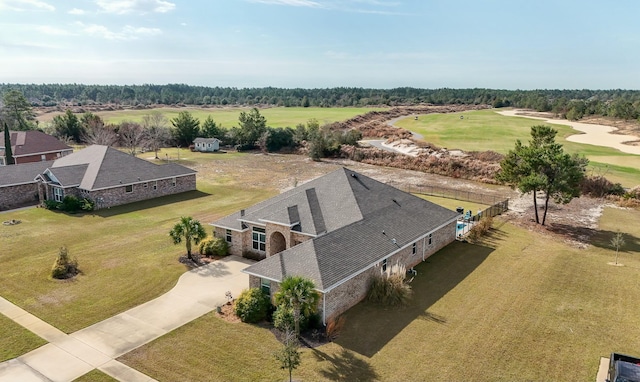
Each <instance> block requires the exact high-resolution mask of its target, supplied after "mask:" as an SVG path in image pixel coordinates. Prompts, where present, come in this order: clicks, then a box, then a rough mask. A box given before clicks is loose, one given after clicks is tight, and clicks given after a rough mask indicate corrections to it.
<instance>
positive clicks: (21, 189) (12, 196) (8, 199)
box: [0, 182, 38, 211]
mask: <svg viewBox="0 0 640 382" xmlns="http://www.w3.org/2000/svg"><path fill="white" fill-rule="evenodd" d="M36 204H38V183H35V182H34V183H27V184H20V185H15V186H6V187H0V211H1V210H9V209H12V208H18V207H24V206H33V205H36Z"/></svg>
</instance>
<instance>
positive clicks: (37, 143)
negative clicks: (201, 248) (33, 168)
mask: <svg viewBox="0 0 640 382" xmlns="http://www.w3.org/2000/svg"><path fill="white" fill-rule="evenodd" d="M9 136H10V139H11V152H12V153H13V158H14V160H15V164H22V163H32V162H43V161H50V160H55V159H58V158H61V157H63V156H65V155H69V154H71V153H72V152H73V148H71V147H69V146H68V145H67V144H66V143H64V142H62V141H60V140H58V139H57V138H55V137H52V136H51V135H48V134H45V133H43V132H41V131H37V130H28V131H10V132H9ZM6 163H7V158H6V147H5V142H4V139H0V166H4V165H5V164H6Z"/></svg>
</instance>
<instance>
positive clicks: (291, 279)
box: [274, 276, 320, 335]
mask: <svg viewBox="0 0 640 382" xmlns="http://www.w3.org/2000/svg"><path fill="white" fill-rule="evenodd" d="M314 288H315V285H314V284H313V281H311V280H309V279H307V278H304V277H301V276H287V277H285V278H284V279H283V280H282V282H281V283H280V290H278V292H277V293H276V294H275V296H274V300H275V303H276V305H285V306H288V307H290V308H291V309H292V310H293V322H294V325H295V333H296V335H299V334H300V320H301V316H304V317H309V316H310V315H311V314H312V313H314V312H315V311H316V309H317V307H318V300H319V298H320V296H319V294H318V292H316V291H315V289H314Z"/></svg>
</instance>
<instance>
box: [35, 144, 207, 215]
mask: <svg viewBox="0 0 640 382" xmlns="http://www.w3.org/2000/svg"><path fill="white" fill-rule="evenodd" d="M37 180H38V181H39V182H40V185H39V194H40V199H41V200H51V199H53V200H56V201H62V199H63V198H64V197H65V196H67V195H74V196H76V197H78V198H89V199H91V200H93V201H94V202H95V204H96V206H95V208H96V209H100V208H108V207H113V206H117V205H121V204H126V203H131V202H137V201H140V200H146V199H152V198H157V197H159V196H165V195H171V194H177V193H180V192H185V191H192V190H195V189H196V172H195V171H194V170H191V169H189V168H186V167H184V166H180V165H178V164H175V163H169V164H165V165H157V164H154V163H151V162H148V161H146V160H144V159H140V158H136V157H134V156H132V155H129V154H126V153H123V152H122V151H119V150H116V149H114V148H111V147H108V146H101V145H92V146H89V147H87V148H86V149H83V150H80V151H77V152H75V153H73V154H71V155H67V156H66V157H63V158H60V159H57V160H56V161H54V162H53V164H52V165H51V166H49V167H47V169H46V170H44V171H43V172H42V173H41V174H40V175H38V176H37Z"/></svg>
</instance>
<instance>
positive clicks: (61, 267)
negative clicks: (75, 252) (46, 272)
mask: <svg viewBox="0 0 640 382" xmlns="http://www.w3.org/2000/svg"><path fill="white" fill-rule="evenodd" d="M79 272H80V270H79V269H78V260H76V259H73V260H71V259H70V258H69V252H68V251H67V247H65V246H62V247H60V252H58V257H57V258H56V261H55V262H54V263H53V267H52V268H51V277H53V278H54V279H68V278H71V277H73V276H75V275H77V274H78V273H79Z"/></svg>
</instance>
